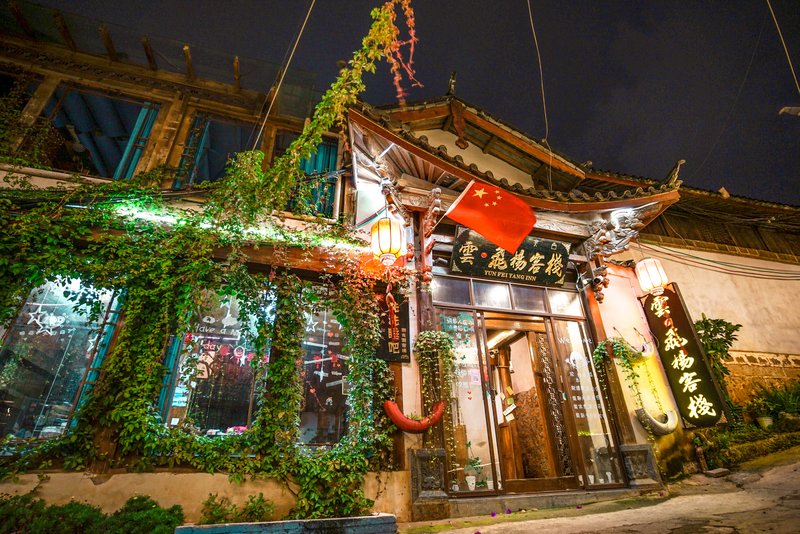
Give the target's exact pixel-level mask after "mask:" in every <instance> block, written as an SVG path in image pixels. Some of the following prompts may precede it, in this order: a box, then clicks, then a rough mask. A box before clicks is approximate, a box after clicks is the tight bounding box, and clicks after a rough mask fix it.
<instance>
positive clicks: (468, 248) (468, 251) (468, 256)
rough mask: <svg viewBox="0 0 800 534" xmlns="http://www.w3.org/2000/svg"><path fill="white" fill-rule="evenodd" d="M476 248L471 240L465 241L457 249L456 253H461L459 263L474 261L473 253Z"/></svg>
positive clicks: (471, 262)
mask: <svg viewBox="0 0 800 534" xmlns="http://www.w3.org/2000/svg"><path fill="white" fill-rule="evenodd" d="M477 250H478V247H477V246H476V245H475V243H473V242H472V241H467V242H466V243H464V244H463V245H461V248H459V249H458V253H459V254H461V258H460V260H461V263H469V264H470V265H472V264H473V263H474V261H475V257H474V256H473V254H475V251H477Z"/></svg>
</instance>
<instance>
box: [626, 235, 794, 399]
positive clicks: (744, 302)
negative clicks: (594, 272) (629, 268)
mask: <svg viewBox="0 0 800 534" xmlns="http://www.w3.org/2000/svg"><path fill="white" fill-rule="evenodd" d="M645 254H646V255H648V256H652V257H656V258H658V259H660V260H661V263H662V264H663V266H664V270H665V271H666V274H667V277H668V278H669V279H670V281H672V282H676V283H677V284H678V286H679V287H680V290H681V294H682V295H683V299H684V301H685V302H686V306H687V308H688V311H689V313H690V315H691V317H692V319H693V320H695V321H696V320H697V319H700V318H701V316H702V314H703V313H705V314H706V316H708V317H709V318H712V319H724V320H726V321H729V322H731V323H739V324H741V325H742V328H741V330H739V332H738V340H737V341H736V342H735V343H734V345H733V347H732V350H731V354H732V356H733V359H732V360H731V361H729V362H727V365H728V367H729V368H730V370H731V376H730V377H729V378H728V379H727V383H728V385H729V390H730V393H731V396H732V397H733V399H734V400H735V401H738V402H744V401H745V400H747V399H748V398H749V397H750V396H751V394H752V390H753V389H754V387H756V385H757V384H766V385H778V384H781V383H785V382H786V381H787V380H798V379H800V313H799V312H800V307H799V306H798V302H800V280H771V279H769V278H768V277H769V276H771V275H770V273H769V272H770V271H771V270H780V271H791V272H794V273H797V274H798V276H800V266H795V265H789V264H785V263H777V262H770V261H765V260H760V259H755V258H748V257H743V256H732V255H727V254H721V253H716V252H705V251H697V250H684V249H667V250H666V251H664V252H657V251H655V250H654V249H652V248H650V247H648V250H646V252H645ZM688 255H691V256H693V257H691V256H688ZM641 258H642V253H640V252H639V250H636V252H635V253H628V254H627V255H619V256H615V257H614V259H619V260H624V259H634V260H638V259H641ZM697 258H702V259H704V260H710V261H713V262H715V263H716V265H717V266H718V267H716V268H715V267H713V266H709V265H708V264H707V263H706V262H704V263H700V262H698V260H697ZM739 265H740V266H746V267H748V268H751V269H757V270H758V272H759V273H761V275H760V276H762V277H763V278H759V277H756V276H752V275H746V274H734V273H735V272H736V271H737V268H736V266H739ZM722 270H725V271H733V273H731V272H720V271H722ZM739 272H741V269H739Z"/></svg>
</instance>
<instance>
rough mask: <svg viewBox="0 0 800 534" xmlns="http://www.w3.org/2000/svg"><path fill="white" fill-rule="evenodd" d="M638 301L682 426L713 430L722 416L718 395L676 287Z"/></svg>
mask: <svg viewBox="0 0 800 534" xmlns="http://www.w3.org/2000/svg"><path fill="white" fill-rule="evenodd" d="M640 300H641V302H642V306H643V307H644V313H645V316H646V317H647V323H648V324H649V325H650V330H651V332H652V333H653V335H654V336H655V337H656V339H657V340H658V343H659V349H658V352H659V354H660V355H661V362H662V363H663V365H664V371H665V372H666V374H667V380H668V381H669V386H670V389H671V390H672V394H673V395H674V397H675V400H676V402H677V403H678V410H679V411H680V413H681V416H682V417H683V420H684V424H685V425H686V426H693V427H707V426H714V425H715V424H716V423H717V421H719V419H720V417H722V413H723V403H722V399H721V395H720V394H719V391H718V389H717V385H716V382H715V381H714V378H713V376H712V374H711V369H710V368H709V366H708V361H707V359H706V355H705V353H704V352H703V348H702V345H701V344H700V341H699V339H698V338H697V333H696V332H695V329H694V324H693V323H692V320H691V318H690V317H689V314H688V312H687V311H686V307H685V306H684V304H683V299H681V297H680V294H679V293H678V288H677V286H676V285H675V284H669V285H667V286H666V287H665V288H664V293H663V294H661V295H649V294H648V295H645V296H644V297H641V298H640Z"/></svg>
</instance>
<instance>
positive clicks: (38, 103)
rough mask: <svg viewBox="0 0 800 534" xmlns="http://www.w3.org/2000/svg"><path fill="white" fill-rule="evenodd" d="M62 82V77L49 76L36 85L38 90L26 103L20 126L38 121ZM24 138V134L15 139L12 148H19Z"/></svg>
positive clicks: (28, 125)
mask: <svg viewBox="0 0 800 534" xmlns="http://www.w3.org/2000/svg"><path fill="white" fill-rule="evenodd" d="M60 83H61V78H57V77H55V76H48V77H47V78H45V79H44V80H42V82H41V83H40V84H39V85H38V86H37V87H36V90H34V92H33V96H31V98H30V99H29V100H28V103H27V104H25V107H24V108H23V110H22V114H21V115H20V122H21V124H20V126H22V127H23V129H25V127H31V126H33V125H34V124H36V121H37V120H38V119H39V116H40V115H41V114H42V112H43V111H44V108H45V106H46V105H47V103H48V102H49V101H50V99H51V98H52V97H53V93H55V91H56V89H57V88H58V85H59V84H60ZM24 140H25V139H24V137H22V136H21V137H19V138H17V139H15V140H14V142H13V143H12V144H11V150H12V151H15V150H17V149H18V148H19V147H20V145H21V144H22V142H23V141H24Z"/></svg>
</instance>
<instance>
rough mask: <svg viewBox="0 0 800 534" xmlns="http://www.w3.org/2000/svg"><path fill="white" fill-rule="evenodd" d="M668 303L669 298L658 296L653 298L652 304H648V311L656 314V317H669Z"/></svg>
mask: <svg viewBox="0 0 800 534" xmlns="http://www.w3.org/2000/svg"><path fill="white" fill-rule="evenodd" d="M668 302H669V297H664V296H658V297H654V298H653V302H652V303H651V304H650V309H651V310H652V311H653V313H655V314H656V317H663V316H664V315H669V306H668V305H667V303H668Z"/></svg>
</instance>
